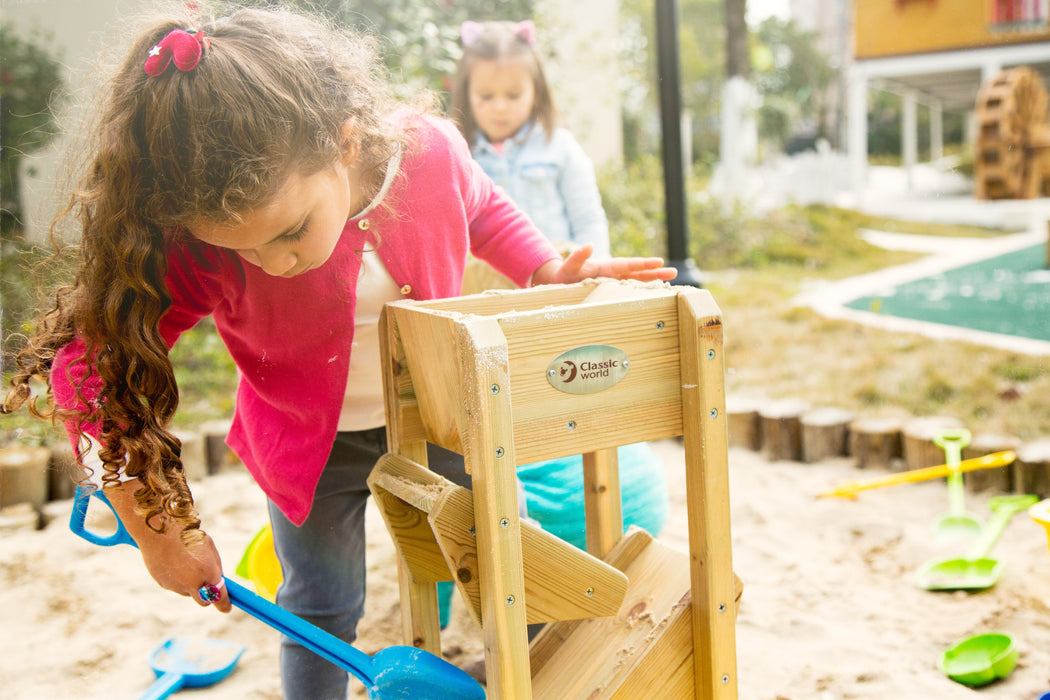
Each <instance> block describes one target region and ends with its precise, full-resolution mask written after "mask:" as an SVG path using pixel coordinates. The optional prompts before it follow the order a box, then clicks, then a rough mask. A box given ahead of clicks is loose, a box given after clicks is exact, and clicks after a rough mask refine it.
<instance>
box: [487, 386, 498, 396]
mask: <svg viewBox="0 0 1050 700" xmlns="http://www.w3.org/2000/svg"><path fill="white" fill-rule="evenodd" d="M489 392H491V393H493V394H498V393H499V384H493V385H492V386H490V387H489Z"/></svg>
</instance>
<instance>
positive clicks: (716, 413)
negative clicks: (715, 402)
mask: <svg viewBox="0 0 1050 700" xmlns="http://www.w3.org/2000/svg"><path fill="white" fill-rule="evenodd" d="M710 415H711V417H712V418H718V409H717V408H712V409H711V413H710Z"/></svg>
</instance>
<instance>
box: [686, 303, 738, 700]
mask: <svg viewBox="0 0 1050 700" xmlns="http://www.w3.org/2000/svg"><path fill="white" fill-rule="evenodd" d="M678 299H679V306H678V308H679V314H680V320H679V324H680V328H681V333H680V337H681V354H682V405H683V409H684V413H685V416H684V423H685V427H686V430H685V467H686V502H687V506H688V513H689V551H690V563H691V566H690V579H691V591H692V593H691V594H692V624H693V649H694V650H695V655H694V664H693V666H694V674H695V676H694V677H695V679H696V680H695V685H696V690H697V696H698V697H701V698H705V699H706V700H714V699H715V698H718V699H725V698H736V697H737V674H736V616H735V612H734V611H735V607H736V606H735V602H734V601H735V597H736V596H735V591H734V575H733V558H732V537H731V533H730V526H729V522H730V518H729V455H728V436H727V425H726V420H725V380H724V374H725V363H724V359H723V339H722V318H721V311H720V310H719V308H718V305H717V304H715V302H714V299H713V298H712V297H711V295H710V293H708V292H707V291H705V290H686V291H683V293H682V294H681V295H680V296H679V297H678Z"/></svg>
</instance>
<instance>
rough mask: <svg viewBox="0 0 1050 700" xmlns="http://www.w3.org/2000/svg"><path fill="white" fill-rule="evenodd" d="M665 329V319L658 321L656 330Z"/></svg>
mask: <svg viewBox="0 0 1050 700" xmlns="http://www.w3.org/2000/svg"><path fill="white" fill-rule="evenodd" d="M663 329H664V322H663V321H657V322H656V330H658V331H662V330H663Z"/></svg>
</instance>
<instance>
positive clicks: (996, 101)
mask: <svg viewBox="0 0 1050 700" xmlns="http://www.w3.org/2000/svg"><path fill="white" fill-rule="evenodd" d="M974 117H975V119H976V120H977V152H976V158H975V160H974V196H975V197H977V199H1032V198H1034V197H1040V196H1044V197H1045V196H1050V119H1048V117H1047V93H1046V89H1045V88H1044V86H1043V83H1042V80H1040V78H1039V74H1038V73H1036V72H1035V71H1034V70H1032V69H1031V68H1027V67H1024V66H1022V67H1019V68H1011V69H1009V70H1005V71H1003V72H1001V73H999V74H998V75H997V76H995V78H993V79H992V80H990V81H988V82H987V83H985V84H984V85H983V86H982V87H981V91H980V92H979V93H978V94H977V108H976V111H975V113H974Z"/></svg>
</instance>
